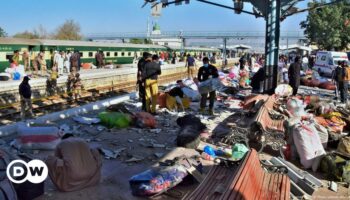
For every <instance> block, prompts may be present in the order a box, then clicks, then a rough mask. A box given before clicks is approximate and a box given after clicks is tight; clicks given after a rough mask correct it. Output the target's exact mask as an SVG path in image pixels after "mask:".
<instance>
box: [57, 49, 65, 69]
mask: <svg viewBox="0 0 350 200" xmlns="http://www.w3.org/2000/svg"><path fill="white" fill-rule="evenodd" d="M55 62H56V63H55V64H56V66H57V70H58V74H59V75H63V69H64V52H63V51H60V53H59V54H58V56H56V57H55Z"/></svg>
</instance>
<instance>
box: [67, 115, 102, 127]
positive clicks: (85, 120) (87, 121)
mask: <svg viewBox="0 0 350 200" xmlns="http://www.w3.org/2000/svg"><path fill="white" fill-rule="evenodd" d="M73 120H74V121H76V122H78V123H80V124H87V125H91V124H98V123H100V122H101V120H100V119H99V118H89V117H82V116H75V117H73Z"/></svg>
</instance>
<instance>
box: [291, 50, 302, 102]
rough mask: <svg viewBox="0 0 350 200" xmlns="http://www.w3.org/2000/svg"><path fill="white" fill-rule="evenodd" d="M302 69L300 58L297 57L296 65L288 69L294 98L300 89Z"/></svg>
mask: <svg viewBox="0 0 350 200" xmlns="http://www.w3.org/2000/svg"><path fill="white" fill-rule="evenodd" d="M300 69H301V60H300V56H296V57H295V59H294V63H292V64H291V65H290V66H289V69H288V77H289V85H290V86H291V87H292V88H293V95H294V96H295V95H296V94H297V93H298V88H299V85H300Z"/></svg>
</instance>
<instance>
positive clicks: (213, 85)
mask: <svg viewBox="0 0 350 200" xmlns="http://www.w3.org/2000/svg"><path fill="white" fill-rule="evenodd" d="M223 87H225V86H224V84H222V83H221V81H220V79H218V78H212V79H208V80H206V81H203V82H201V83H200V84H199V87H198V91H199V93H201V94H206V93H209V92H212V91H215V90H221V88H223Z"/></svg>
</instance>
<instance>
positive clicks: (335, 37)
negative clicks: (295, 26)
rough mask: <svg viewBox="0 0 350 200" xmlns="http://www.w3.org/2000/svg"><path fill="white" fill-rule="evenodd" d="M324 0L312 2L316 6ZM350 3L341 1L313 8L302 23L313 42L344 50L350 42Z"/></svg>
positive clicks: (327, 48)
mask: <svg viewBox="0 0 350 200" xmlns="http://www.w3.org/2000/svg"><path fill="white" fill-rule="evenodd" d="M324 2H325V1H324V0H321V1H315V2H310V3H309V7H314V6H317V5H319V4H320V3H324ZM349 20H350V3H349V2H346V1H344V2H341V3H337V4H333V5H329V6H325V7H321V8H318V9H313V10H311V11H310V12H309V15H308V17H307V19H306V20H305V21H302V22H301V23H300V26H301V28H305V35H306V36H307V38H308V39H309V40H310V42H311V43H312V44H316V45H317V46H318V47H319V48H320V49H325V50H337V51H339V50H344V49H346V48H347V47H348V45H349V43H350V21H349Z"/></svg>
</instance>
